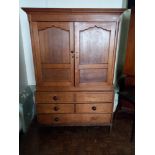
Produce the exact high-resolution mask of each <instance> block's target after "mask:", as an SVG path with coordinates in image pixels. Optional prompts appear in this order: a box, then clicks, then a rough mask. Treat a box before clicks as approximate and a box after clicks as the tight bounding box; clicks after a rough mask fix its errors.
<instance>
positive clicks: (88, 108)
mask: <svg viewBox="0 0 155 155" xmlns="http://www.w3.org/2000/svg"><path fill="white" fill-rule="evenodd" d="M112 107H113V106H112V103H103V104H102V103H101V104H76V112H77V113H112Z"/></svg>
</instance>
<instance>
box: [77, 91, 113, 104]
mask: <svg viewBox="0 0 155 155" xmlns="http://www.w3.org/2000/svg"><path fill="white" fill-rule="evenodd" d="M76 101H77V102H113V92H101V93H95V92H93V93H92V92H89V93H84V92H83V93H76Z"/></svg>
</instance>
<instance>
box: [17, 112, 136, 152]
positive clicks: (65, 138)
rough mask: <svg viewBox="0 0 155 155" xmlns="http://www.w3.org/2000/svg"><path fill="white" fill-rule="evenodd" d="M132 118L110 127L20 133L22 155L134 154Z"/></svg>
mask: <svg viewBox="0 0 155 155" xmlns="http://www.w3.org/2000/svg"><path fill="white" fill-rule="evenodd" d="M131 120H132V119H131V117H130V116H129V115H122V114H121V115H119V116H117V119H116V120H114V122H113V128H112V132H111V133H110V134H109V128H108V127H38V124H37V122H36V120H34V121H33V123H32V125H31V127H30V128H29V130H28V132H27V133H26V134H22V133H21V134H20V136H19V140H20V144H19V155H134V154H135V144H134V141H133V142H131V141H130V136H131V126H132V125H131V124H132V121H131Z"/></svg>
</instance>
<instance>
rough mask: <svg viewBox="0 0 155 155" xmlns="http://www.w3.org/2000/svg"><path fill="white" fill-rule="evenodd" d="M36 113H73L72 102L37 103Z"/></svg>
mask: <svg viewBox="0 0 155 155" xmlns="http://www.w3.org/2000/svg"><path fill="white" fill-rule="evenodd" d="M37 113H38V114H41V113H45V114H46V113H74V104H37Z"/></svg>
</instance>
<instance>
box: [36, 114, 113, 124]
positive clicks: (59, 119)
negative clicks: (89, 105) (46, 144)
mask: <svg viewBox="0 0 155 155" xmlns="http://www.w3.org/2000/svg"><path fill="white" fill-rule="evenodd" d="M37 118H38V122H39V123H41V124H47V125H82V124H84V125H89V124H90V125H97V124H109V123H111V118H112V115H111V114H40V115H38V117H37Z"/></svg>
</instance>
